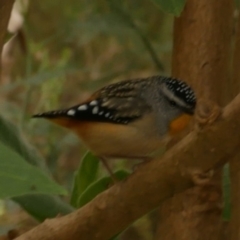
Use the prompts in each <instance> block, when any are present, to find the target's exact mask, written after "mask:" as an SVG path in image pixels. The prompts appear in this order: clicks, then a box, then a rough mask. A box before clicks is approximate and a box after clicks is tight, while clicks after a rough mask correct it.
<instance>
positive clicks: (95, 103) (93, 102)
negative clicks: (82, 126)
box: [89, 100, 97, 106]
mask: <svg viewBox="0 0 240 240" xmlns="http://www.w3.org/2000/svg"><path fill="white" fill-rule="evenodd" d="M89 105H91V106H95V105H97V101H96V100H93V101H91V102H90V103H89Z"/></svg>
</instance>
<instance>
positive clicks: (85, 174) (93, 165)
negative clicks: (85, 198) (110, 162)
mask: <svg viewBox="0 0 240 240" xmlns="http://www.w3.org/2000/svg"><path fill="white" fill-rule="evenodd" d="M98 166H99V159H98V158H97V157H95V156H94V155H93V154H92V153H90V152H87V153H86V154H85V156H84V157H83V159H82V161H81V164H80V167H79V169H78V170H77V171H76V173H75V178H74V185H73V190H72V195H71V205H72V206H74V207H77V205H78V199H79V196H80V195H81V194H82V193H83V192H84V191H85V189H86V188H87V187H88V186H89V185H90V184H91V183H92V182H93V181H94V180H95V179H96V177H97V171H98Z"/></svg>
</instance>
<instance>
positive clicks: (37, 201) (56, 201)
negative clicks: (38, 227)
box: [13, 194, 74, 221]
mask: <svg viewBox="0 0 240 240" xmlns="http://www.w3.org/2000/svg"><path fill="white" fill-rule="evenodd" d="M13 200H14V201H15V202H17V203H18V204H20V205H21V207H22V208H23V209H24V210H25V211H27V212H28V213H29V214H30V215H31V216H32V217H34V218H35V219H37V220H38V221H44V220H45V219H46V218H54V217H56V216H58V215H61V216H62V215H66V214H69V213H71V212H72V211H74V208H73V207H72V206H71V205H69V204H67V203H66V202H64V201H63V200H62V199H61V198H60V197H58V196H54V195H46V194H31V195H24V196H19V197H14V198H13Z"/></svg>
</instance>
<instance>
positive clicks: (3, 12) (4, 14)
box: [0, 0, 14, 75]
mask: <svg viewBox="0 0 240 240" xmlns="http://www.w3.org/2000/svg"><path fill="white" fill-rule="evenodd" d="M13 3H14V0H1V2H0V55H1V52H2V47H3V44H4V37H5V34H6V31H7V25H8V21H9V18H10V15H11V10H12V7H13ZM0 73H1V64H0ZM0 75H1V74H0Z"/></svg>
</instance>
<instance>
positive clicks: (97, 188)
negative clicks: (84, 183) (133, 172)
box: [77, 170, 129, 207]
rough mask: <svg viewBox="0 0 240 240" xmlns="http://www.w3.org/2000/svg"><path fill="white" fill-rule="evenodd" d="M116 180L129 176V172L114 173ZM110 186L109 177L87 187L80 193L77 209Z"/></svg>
mask: <svg viewBox="0 0 240 240" xmlns="http://www.w3.org/2000/svg"><path fill="white" fill-rule="evenodd" d="M114 175H115V176H116V178H117V179H119V180H122V179H124V178H126V177H127V176H128V175H129V172H127V171H125V170H118V171H117V172H115V173H114ZM110 184H112V178H111V177H103V178H101V179H99V180H98V181H96V182H94V183H92V184H91V185H89V187H88V188H86V190H85V191H84V192H83V193H82V195H81V196H80V197H79V199H78V204H77V207H82V206H84V205H85V204H87V203H88V202H90V201H91V200H92V199H93V198H95V197H96V196H97V195H98V194H99V193H101V192H103V191H105V190H106V189H107V188H108V187H109V186H110Z"/></svg>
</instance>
